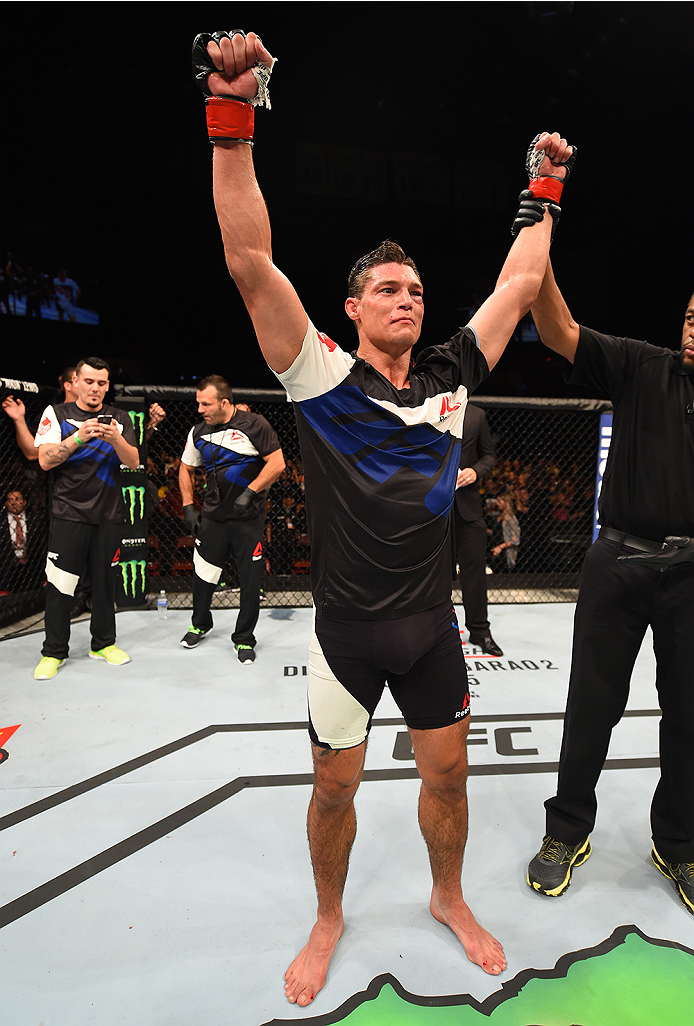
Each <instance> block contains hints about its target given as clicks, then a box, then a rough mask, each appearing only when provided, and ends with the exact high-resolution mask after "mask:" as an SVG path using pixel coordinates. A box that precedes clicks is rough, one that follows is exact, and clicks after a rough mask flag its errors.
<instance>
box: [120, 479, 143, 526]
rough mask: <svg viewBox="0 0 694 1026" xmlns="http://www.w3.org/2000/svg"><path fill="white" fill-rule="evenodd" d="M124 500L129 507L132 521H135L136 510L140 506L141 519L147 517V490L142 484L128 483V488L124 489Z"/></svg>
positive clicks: (132, 522)
mask: <svg viewBox="0 0 694 1026" xmlns="http://www.w3.org/2000/svg"><path fill="white" fill-rule="evenodd" d="M122 492H123V501H124V502H125V505H126V506H127V509H128V516H129V518H130V523H131V524H134V523H135V510H136V508H137V507H138V504H139V509H140V518H139V519H140V520H144V517H145V490H144V488H142V487H141V486H137V485H128V487H127V488H123V489H122Z"/></svg>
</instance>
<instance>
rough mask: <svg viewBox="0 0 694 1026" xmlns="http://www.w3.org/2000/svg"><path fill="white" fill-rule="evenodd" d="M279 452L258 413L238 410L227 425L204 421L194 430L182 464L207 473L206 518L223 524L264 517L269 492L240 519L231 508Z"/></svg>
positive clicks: (277, 444) (266, 424) (204, 508)
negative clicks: (265, 457)
mask: <svg viewBox="0 0 694 1026" xmlns="http://www.w3.org/2000/svg"><path fill="white" fill-rule="evenodd" d="M279 448H280V443H279V441H278V439H277V435H276V434H275V432H274V430H273V429H272V428H271V427H270V425H269V424H268V422H267V421H266V420H265V417H261V416H260V414H259V413H248V412H246V411H245V410H237V411H236V412H235V413H234V416H233V417H232V418H231V420H230V421H227V423H226V424H216V425H214V426H213V425H208V424H205V422H204V421H203V422H202V423H200V424H196V425H195V427H193V428H191V429H190V432H189V433H188V438H187V439H186V446H185V449H184V450H183V455H182V457H181V460H182V462H183V463H186V464H187V465H188V466H189V467H199V468H200V469H201V470H204V471H205V492H204V496H203V503H202V511H203V513H204V514H205V516H206V517H209V518H210V520H221V521H224V520H252V519H253V518H255V517H259V516H263V517H264V516H265V502H266V499H267V489H266V490H265V491H264V492H258V495H257V497H256V498H255V499H254V500H253V502H252V503H251V504H250V506H249V507H248V509H247V510H246V512H245V513H243V514H242V515H241V516H239V514H238V513H234V512H233V511H232V507H233V505H234V503H235V502H236V499H237V498H238V497H239V495H240V494H241V492H242V491H244V489H245V488H247V487H248V485H249V484H250V482H251V481H254V480H255V478H256V477H257V476H258V474H259V473H260V471H261V470H262V469H263V467H264V466H265V460H264V459H263V457H264V456H269V455H270V453H273V452H276V451H277V449H279Z"/></svg>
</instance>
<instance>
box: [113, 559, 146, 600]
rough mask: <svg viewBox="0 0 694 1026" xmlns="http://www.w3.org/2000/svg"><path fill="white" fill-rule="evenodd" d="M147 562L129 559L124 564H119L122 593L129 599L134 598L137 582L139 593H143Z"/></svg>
mask: <svg viewBox="0 0 694 1026" xmlns="http://www.w3.org/2000/svg"><path fill="white" fill-rule="evenodd" d="M146 567H147V562H146V560H144V559H129V560H128V561H127V562H126V563H121V564H120V572H121V576H122V578H123V591H124V592H125V594H126V595H129V596H130V598H135V594H136V592H137V586H138V582H139V586H140V592H141V593H142V594H144V591H145V570H146Z"/></svg>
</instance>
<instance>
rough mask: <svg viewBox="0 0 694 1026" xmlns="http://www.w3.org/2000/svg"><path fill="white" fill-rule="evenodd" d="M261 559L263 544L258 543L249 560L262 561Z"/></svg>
mask: <svg viewBox="0 0 694 1026" xmlns="http://www.w3.org/2000/svg"><path fill="white" fill-rule="evenodd" d="M262 558H263V543H262V542H258V544H257V545H256V547H255V548H254V549H253V555H252V556H251V559H253V560H256V561H257V560H259V559H262Z"/></svg>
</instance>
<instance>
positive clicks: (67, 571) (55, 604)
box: [41, 517, 123, 659]
mask: <svg viewBox="0 0 694 1026" xmlns="http://www.w3.org/2000/svg"><path fill="white" fill-rule="evenodd" d="M122 536H123V525H122V524H113V523H106V524H84V523H82V522H81V521H78V520H58V519H56V518H55V517H53V518H52V519H51V529H50V535H49V539H48V558H47V560H46V577H47V578H48V583H47V585H46V640H45V641H44V644H43V648H42V649H41V654H42V655H44V656H51V657H52V658H54V659H67V656H68V651H69V646H70V612H71V610H72V604H73V600H74V594H75V587H76V586H77V583H78V581H79V579H80V576H81V574H82V573H83V571H84V570H85V568H88V569H89V572H90V574H91V590H92V610H91V612H92V616H91V633H92V646H91V647H92V651H94V652H96V651H98V650H99V649H102V648H106V647H107V646H108V645H113V644H114V642H115V640H116V612H115V603H116V586H117V581H118V579H117V576H116V575H117V573H118V562H119V558H120V556H119V549H120V543H121V538H122Z"/></svg>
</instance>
